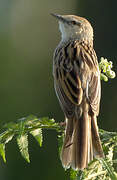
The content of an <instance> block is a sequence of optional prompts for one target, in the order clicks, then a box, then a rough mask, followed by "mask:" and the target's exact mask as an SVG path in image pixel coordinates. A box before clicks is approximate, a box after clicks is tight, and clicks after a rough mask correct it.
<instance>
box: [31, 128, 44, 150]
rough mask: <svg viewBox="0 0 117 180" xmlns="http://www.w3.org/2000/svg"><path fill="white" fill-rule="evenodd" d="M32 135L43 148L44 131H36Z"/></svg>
mask: <svg viewBox="0 0 117 180" xmlns="http://www.w3.org/2000/svg"><path fill="white" fill-rule="evenodd" d="M30 134H32V136H33V137H34V138H35V139H36V140H37V142H38V144H39V145H40V147H41V146H42V142H43V135H42V129H41V128H38V129H35V130H33V131H31V132H30Z"/></svg>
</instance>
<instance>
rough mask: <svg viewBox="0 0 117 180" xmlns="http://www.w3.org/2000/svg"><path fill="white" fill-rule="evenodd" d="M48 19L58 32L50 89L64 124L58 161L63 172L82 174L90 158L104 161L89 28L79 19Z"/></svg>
mask: <svg viewBox="0 0 117 180" xmlns="http://www.w3.org/2000/svg"><path fill="white" fill-rule="evenodd" d="M51 15H52V16H54V17H55V18H56V19H57V20H58V22H59V29H60V32H61V41H60V43H59V44H58V46H57V47H56V49H55V51H54V55H53V77H54V88H55V92H56V95H57V98H58V100H59V103H60V106H61V109H62V110H63V113H64V116H65V124H66V125H65V133H64V140H63V146H62V150H61V153H60V159H61V162H62V165H63V167H64V168H65V169H68V168H70V167H71V168H72V169H74V170H83V169H84V168H87V167H88V163H89V162H91V161H92V160H93V159H94V158H103V157H104V153H103V148H102V145H101V140H100V136H99V130H98V125H97V116H98V114H99V108H100V99H101V82H100V71H99V67H98V60H97V56H96V53H95V50H94V48H93V28H92V26H91V24H90V22H89V21H88V20H87V19H85V18H83V17H80V16H75V15H58V14H53V13H52V14H51Z"/></svg>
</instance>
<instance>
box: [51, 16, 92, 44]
mask: <svg viewBox="0 0 117 180" xmlns="http://www.w3.org/2000/svg"><path fill="white" fill-rule="evenodd" d="M52 15H53V16H54V17H56V18H57V19H58V21H59V29H60V31H61V34H62V41H68V40H69V39H71V40H73V39H78V40H81V41H83V40H85V41H88V42H93V28H92V26H91V24H90V23H89V22H88V20H86V19H85V18H82V17H79V16H74V15H57V14H52Z"/></svg>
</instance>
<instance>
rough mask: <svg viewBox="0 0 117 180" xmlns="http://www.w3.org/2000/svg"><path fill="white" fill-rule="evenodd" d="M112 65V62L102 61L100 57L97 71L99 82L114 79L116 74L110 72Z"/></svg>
mask: <svg viewBox="0 0 117 180" xmlns="http://www.w3.org/2000/svg"><path fill="white" fill-rule="evenodd" d="M112 67H113V63H112V61H109V62H108V60H107V59H104V58H103V57H101V59H100V63H99V69H100V78H101V80H104V81H108V78H111V79H113V78H115V76H116V74H115V72H114V71H112V70H111V69H112Z"/></svg>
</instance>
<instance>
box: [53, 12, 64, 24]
mask: <svg viewBox="0 0 117 180" xmlns="http://www.w3.org/2000/svg"><path fill="white" fill-rule="evenodd" d="M51 15H52V16H54V17H55V18H57V19H58V20H59V21H62V22H66V23H67V20H66V18H65V17H64V16H62V15H59V14H54V13H51Z"/></svg>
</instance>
